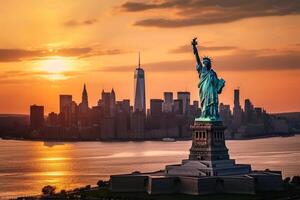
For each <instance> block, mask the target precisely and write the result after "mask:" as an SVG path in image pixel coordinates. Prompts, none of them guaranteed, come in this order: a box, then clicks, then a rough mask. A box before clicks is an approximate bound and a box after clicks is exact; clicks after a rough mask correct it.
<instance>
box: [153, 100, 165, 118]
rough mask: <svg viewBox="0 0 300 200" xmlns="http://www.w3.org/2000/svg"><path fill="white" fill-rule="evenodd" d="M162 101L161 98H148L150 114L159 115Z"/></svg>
mask: <svg viewBox="0 0 300 200" xmlns="http://www.w3.org/2000/svg"><path fill="white" fill-rule="evenodd" d="M162 103H163V100H161V99H151V100H150V115H152V116H154V115H156V116H161V114H162Z"/></svg>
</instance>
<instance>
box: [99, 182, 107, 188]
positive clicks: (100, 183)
mask: <svg viewBox="0 0 300 200" xmlns="http://www.w3.org/2000/svg"><path fill="white" fill-rule="evenodd" d="M97 185H98V187H99V188H101V187H105V186H106V184H105V182H104V181H103V180H99V181H98V182H97Z"/></svg>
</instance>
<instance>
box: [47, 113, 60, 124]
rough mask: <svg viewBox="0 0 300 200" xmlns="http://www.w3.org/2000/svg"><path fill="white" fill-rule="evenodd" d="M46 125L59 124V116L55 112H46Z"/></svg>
mask: <svg viewBox="0 0 300 200" xmlns="http://www.w3.org/2000/svg"><path fill="white" fill-rule="evenodd" d="M47 125H48V126H58V125H59V118H58V114H57V113H55V112H51V113H49V114H48V117H47Z"/></svg>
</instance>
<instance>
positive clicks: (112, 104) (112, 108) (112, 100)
mask: <svg viewBox="0 0 300 200" xmlns="http://www.w3.org/2000/svg"><path fill="white" fill-rule="evenodd" d="M115 114H116V94H115V90H114V89H112V90H111V93H110V116H111V117H114V116H115Z"/></svg>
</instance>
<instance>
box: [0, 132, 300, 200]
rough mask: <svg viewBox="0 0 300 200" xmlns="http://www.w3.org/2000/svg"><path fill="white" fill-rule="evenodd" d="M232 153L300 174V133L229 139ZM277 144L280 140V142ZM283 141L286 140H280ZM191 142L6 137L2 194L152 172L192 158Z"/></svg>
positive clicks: (0, 166) (0, 143)
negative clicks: (279, 136)
mask: <svg viewBox="0 0 300 200" xmlns="http://www.w3.org/2000/svg"><path fill="white" fill-rule="evenodd" d="M226 144H227V146H228V148H229V152H230V157H231V158H232V159H236V162H237V163H249V164H251V165H252V168H253V169H266V168H269V169H274V170H283V175H284V176H292V175H296V174H300V168H299V166H300V145H299V144H300V136H295V137H291V138H269V139H259V140H250V141H227V142H226ZM274 144H275V145H274ZM279 144H280V145H279ZM190 145H191V141H178V142H173V143H164V142H109V143H105V142H76V143H71V142H70V143H69V142H68V143H62V142H45V143H43V142H30V141H4V140H0V152H1V154H0V198H1V195H3V196H5V195H18V194H37V193H40V191H41V188H42V187H43V186H45V185H55V186H56V187H57V188H58V190H60V189H70V188H75V187H81V186H84V185H87V184H92V185H93V184H96V183H97V181H98V180H99V179H108V178H109V175H111V174H118V173H130V172H133V171H137V170H138V171H141V172H149V171H156V170H159V169H163V168H164V166H165V165H166V164H178V163H180V162H181V160H182V159H186V158H188V154H189V148H190Z"/></svg>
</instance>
